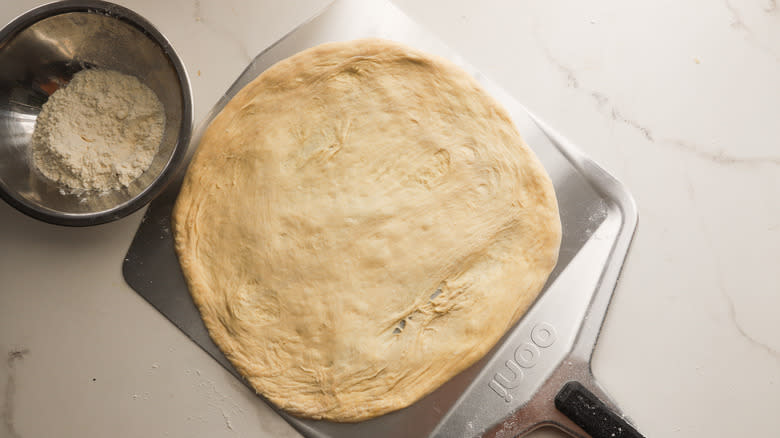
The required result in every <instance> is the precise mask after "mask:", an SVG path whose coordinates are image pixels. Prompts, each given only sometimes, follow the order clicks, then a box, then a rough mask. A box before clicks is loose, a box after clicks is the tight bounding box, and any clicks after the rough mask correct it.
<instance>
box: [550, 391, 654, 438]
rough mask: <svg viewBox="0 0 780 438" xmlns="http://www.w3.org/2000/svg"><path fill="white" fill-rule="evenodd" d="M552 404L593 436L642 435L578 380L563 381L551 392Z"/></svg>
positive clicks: (630, 437)
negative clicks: (562, 383)
mask: <svg viewBox="0 0 780 438" xmlns="http://www.w3.org/2000/svg"><path fill="white" fill-rule="evenodd" d="M555 407H556V408H557V409H558V410H559V411H561V413H562V414H563V415H565V416H567V417H568V418H569V419H570V420H571V421H573V422H574V423H575V424H576V425H577V426H579V427H581V428H582V430H584V431H585V432H587V433H588V434H589V435H590V436H592V437H593V438H644V437H643V436H642V434H641V433H639V432H638V431H637V430H636V429H634V427H633V426H631V425H630V424H628V422H627V421H626V420H624V419H623V417H621V416H620V415H618V414H616V413H614V412H612V410H611V409H609V408H608V407H607V405H605V404H604V402H602V401H601V400H599V398H598V397H596V395H595V394H593V393H592V392H590V391H588V389H587V388H585V387H584V386H582V384H581V383H580V382H575V381H571V382H567V383H566V384H565V385H563V388H562V389H561V390H560V391H558V395H556V396H555Z"/></svg>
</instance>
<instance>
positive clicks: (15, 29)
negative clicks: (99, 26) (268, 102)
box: [0, 0, 193, 227]
mask: <svg viewBox="0 0 780 438" xmlns="http://www.w3.org/2000/svg"><path fill="white" fill-rule="evenodd" d="M70 12H87V13H94V14H100V15H105V16H108V17H111V18H115V19H118V20H121V21H123V22H125V23H127V24H129V25H131V26H133V27H134V28H136V29H137V30H139V31H141V32H142V33H143V34H144V35H146V36H147V37H149V38H150V39H152V41H154V42H155V43H156V44H157V45H159V46H160V48H162V50H163V53H164V54H165V56H166V58H168V60H169V61H170V62H171V64H172V65H173V67H174V69H175V71H176V76H177V77H178V79H179V83H180V85H181V91H182V92H181V100H182V117H181V119H182V123H181V127H180V128H179V133H178V137H177V139H176V144H175V145H174V149H173V153H172V154H171V156H170V158H168V161H167V162H166V163H165V166H163V169H162V170H161V171H160V173H159V174H158V175H157V176H156V177H155V179H154V181H152V183H151V184H149V185H148V186H147V187H146V188H145V189H143V190H142V191H141V192H140V193H139V194H138V195H136V196H135V197H133V198H131V199H129V200H128V201H126V202H123V203H121V204H119V205H116V206H114V207H111V208H110V209H107V210H103V211H99V212H95V213H63V212H58V211H56V210H52V209H48V208H45V207H41V206H39V205H35V204H31V203H28V202H26V201H25V200H24V199H23V198H18V197H16V196H14V195H13V194H12V193H10V191H9V190H7V187H6V186H5V184H3V183H2V182H1V181H0V197H1V198H2V199H3V200H4V201H5V202H7V203H8V204H9V205H11V206H12V207H14V208H16V209H17V210H19V211H21V212H22V213H24V214H26V215H28V216H30V217H33V218H35V219H38V220H41V221H44V222H48V223H50V224H55V225H65V226H73V227H84V226H90V225H99V224H104V223H107V222H111V221H114V220H117V219H120V218H123V217H125V216H127V215H129V214H131V213H134V212H135V211H137V210H139V209H140V208H141V207H143V206H145V205H146V204H148V203H149V202H151V201H152V199H154V198H155V197H157V196H158V195H159V194H160V193H161V192H162V191H163V189H164V188H165V187H166V186H167V185H168V184H169V183H170V182H171V180H172V179H173V178H172V177H173V176H174V175H175V174H176V172H177V171H178V170H179V168H180V167H181V165H182V164H183V161H184V157H185V155H186V152H187V149H188V148H189V143H190V139H191V136H192V125H193V110H192V105H193V102H192V89H191V85H190V79H189V75H188V74H187V70H186V69H185V67H184V63H182V61H181V59H180V58H179V55H178V54H177V53H176V51H175V50H174V48H173V46H172V45H171V43H170V42H169V41H168V39H167V38H166V37H165V35H163V34H162V32H160V31H159V30H157V28H156V27H155V26H154V25H153V24H152V23H151V22H149V21H148V20H147V19H145V18H144V17H142V16H141V15H139V14H138V13H136V12H133V11H132V10H130V9H128V8H126V7H124V6H120V5H117V4H114V3H111V2H107V1H103V0H61V1H56V2H52V3H47V4H45V5H42V6H38V7H36V8H33V9H30V10H29V11H27V12H24V13H22V14H21V15H19V16H18V17H16V18H15V19H13V20H11V22H9V23H8V24H7V25H6V26H4V27H3V28H2V29H0V48H2V46H3V45H4V44H5V43H6V42H7V41H9V40H10V39H11V38H13V37H14V36H16V35H17V34H18V33H20V32H22V31H23V30H24V29H26V28H28V27H29V26H31V25H33V24H35V23H37V22H39V21H41V20H44V19H46V18H49V17H53V16H55V15H61V14H66V13H70Z"/></svg>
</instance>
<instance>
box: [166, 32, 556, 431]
mask: <svg viewBox="0 0 780 438" xmlns="http://www.w3.org/2000/svg"><path fill="white" fill-rule="evenodd" d="M173 225H174V232H175V240H176V249H177V252H178V255H179V260H180V263H181V266H182V269H183V271H184V274H185V276H186V278H187V282H188V284H189V288H190V291H191V293H192V296H193V298H194V300H195V303H196V304H197V306H198V308H199V309H200V312H201V315H202V317H203V320H204V322H205V324H206V326H207V327H208V330H209V332H210V333H211V336H212V338H213V339H214V341H215V342H216V344H217V345H218V346H219V347H220V348H221V349H222V351H223V352H224V353H225V355H226V356H227V358H228V359H229V360H230V361H231V362H232V363H233V365H234V366H235V367H236V369H237V370H238V371H239V372H240V373H241V374H242V375H244V376H245V377H246V378H247V379H248V381H249V382H250V383H251V385H252V386H253V387H254V388H255V389H256V390H257V391H258V392H259V393H261V394H263V395H264V396H265V397H267V398H268V399H270V400H271V401H272V402H273V403H275V404H276V405H277V406H279V407H280V408H282V409H284V410H286V411H288V412H291V413H292V414H295V415H298V416H302V417H308V418H314V419H328V420H333V421H359V420H364V419H368V418H371V417H375V416H378V415H381V414H384V413H387V412H390V411H393V410H397V409H400V408H403V407H406V406H408V405H410V404H412V403H413V402H415V401H416V400H418V399H419V398H421V397H422V396H424V395H426V394H428V393H429V392H431V391H433V390H434V389H436V388H437V387H438V386H440V385H441V384H443V383H444V382H445V381H447V380H448V379H450V378H451V377H453V376H454V375H455V374H457V373H458V372H460V371H462V370H464V369H465V368H466V367H468V366H469V365H471V364H473V363H474V362H475V361H477V360H478V359H479V358H480V357H482V356H483V355H484V354H485V353H487V352H488V350H489V349H490V348H491V347H493V345H494V344H495V343H496V342H497V341H498V339H499V338H500V337H501V336H502V335H503V334H504V332H505V331H506V330H507V329H508V328H509V327H510V326H511V325H512V324H513V323H515V322H516V321H517V320H518V318H519V317H520V316H521V315H522V314H523V313H524V312H525V311H526V310H527V308H528V306H529V305H530V304H531V303H532V302H533V300H534V298H535V297H536V296H537V294H538V293H539V291H540V289H541V288H542V286H543V285H544V282H545V280H546V279H547V276H548V275H549V273H550V271H551V270H552V269H553V267H554V265H555V262H556V260H557V256H558V247H559V244H560V235H561V229H560V219H559V217H558V208H557V203H556V200H555V194H554V192H553V187H552V184H551V183H550V180H549V178H548V176H547V174H546V173H545V171H544V169H543V168H542V167H541V165H540V164H539V162H538V160H537V159H536V157H535V156H534V155H533V153H532V152H531V151H530V150H529V149H528V147H527V146H526V145H525V144H524V142H523V140H522V139H521V138H520V136H519V135H518V133H517V131H516V129H515V127H514V126H513V124H512V122H511V121H510V119H509V116H508V115H507V113H506V111H505V110H504V109H503V108H501V107H500V106H499V105H498V104H497V103H496V102H495V101H494V100H493V99H492V98H491V97H489V96H488V95H487V94H486V93H485V92H484V91H482V90H481V89H480V88H479V86H478V85H477V83H476V82H475V81H474V80H473V79H472V78H471V77H470V76H468V75H467V74H466V73H465V72H463V71H462V70H460V69H459V68H458V67H456V66H454V65H453V64H451V63H449V62H448V61H446V60H444V59H441V58H436V57H432V56H429V55H426V54H423V53H421V52H418V51H416V50H413V49H411V48H408V47H405V46H401V45H399V44H396V43H393V42H389V41H382V40H358V41H351V42H343V43H331V44H325V45H321V46H318V47H315V48H312V49H309V50H306V51H304V52H301V53H299V54H297V55H295V56H292V57H291V58H288V59H286V60H283V61H281V62H279V63H278V64H276V65H274V66H273V67H271V68H270V69H268V70H267V71H266V72H264V73H263V74H262V75H260V76H259V77H258V78H256V79H255V80H254V81H253V82H251V83H250V84H249V85H247V86H246V87H245V88H244V89H243V90H241V91H240V92H239V93H238V94H237V95H236V96H235V97H234V98H233V99H232V100H231V101H230V102H229V103H228V104H227V105H226V106H225V108H224V109H223V110H222V112H221V113H220V114H219V115H218V116H217V117H216V118H215V119H214V121H213V122H212V123H211V125H210V127H209V128H208V130H207V131H206V133H205V135H204V136H203V139H202V140H201V143H200V146H199V149H198V152H197V154H196V156H195V159H194V160H193V162H192V165H191V166H190V168H189V171H188V173H187V176H186V178H185V181H184V185H183V187H182V191H181V194H180V195H179V198H178V200H177V203H176V207H175V210H174V216H173Z"/></svg>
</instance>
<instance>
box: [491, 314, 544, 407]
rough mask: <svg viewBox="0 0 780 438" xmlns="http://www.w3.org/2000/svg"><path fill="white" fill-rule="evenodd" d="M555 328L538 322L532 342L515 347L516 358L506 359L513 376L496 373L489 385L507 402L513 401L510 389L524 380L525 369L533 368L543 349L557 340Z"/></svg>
mask: <svg viewBox="0 0 780 438" xmlns="http://www.w3.org/2000/svg"><path fill="white" fill-rule="evenodd" d="M556 339H557V338H556V334H555V328H553V326H552V325H550V324H548V323H546V322H540V323H539V324H536V325H535V326H534V328H533V329H532V330H531V342H524V343H523V344H522V345H520V346H519V347H517V348H516V349H515V355H514V359H509V360H508V361H506V367H507V369H508V370H509V374H510V375H511V376H512V377H506V376H504V375H503V374H502V373H496V375H495V376H494V377H493V379H491V380H490V383H488V386H489V387H490V389H492V390H493V391H494V392H495V393H496V394H498V395H499V397H501V398H503V399H504V401H505V402H507V403H509V402H510V401H512V394H510V393H509V390H510V389H512V388H517V387H518V386H519V385H520V383H521V382H522V381H523V369H528V368H533V366H534V365H536V363H537V362H538V360H539V356H540V355H541V350H539V349H540V348H541V349H544V348H547V347H549V346H551V345H552V344H554V343H555V341H556Z"/></svg>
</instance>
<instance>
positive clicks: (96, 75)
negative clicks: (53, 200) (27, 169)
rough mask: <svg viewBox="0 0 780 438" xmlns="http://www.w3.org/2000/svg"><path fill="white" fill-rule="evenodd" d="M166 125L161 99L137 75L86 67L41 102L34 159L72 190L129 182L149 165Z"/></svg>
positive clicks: (102, 188)
mask: <svg viewBox="0 0 780 438" xmlns="http://www.w3.org/2000/svg"><path fill="white" fill-rule="evenodd" d="M164 127H165V112H164V110H163V105H162V103H160V100H159V99H158V98H157V95H155V93H154V91H152V90H151V89H150V88H149V87H147V86H146V85H144V84H143V83H141V81H139V80H138V79H137V78H135V77H133V76H129V75H125V74H122V73H119V72H116V71H113V70H102V69H90V70H82V71H80V72H78V73H76V74H75V75H74V76H73V79H72V80H71V81H70V83H69V84H68V85H67V86H65V87H64V88H60V89H59V90H57V91H55V92H54V93H53V94H52V95H51V96H50V97H49V100H48V101H47V102H46V103H45V104H43V108H42V109H41V113H40V114H39V115H38V120H37V122H36V124H35V130H34V132H33V136H32V157H33V162H34V164H35V166H36V167H37V168H38V170H40V171H41V173H43V175H45V176H46V177H47V178H49V179H51V180H52V181H55V182H57V183H60V184H61V185H64V186H66V187H67V188H69V189H71V191H76V192H78V191H84V190H95V191H101V192H103V191H108V190H114V189H119V188H122V187H127V186H128V185H129V184H130V183H131V182H133V180H135V179H136V178H138V177H139V176H140V175H141V174H142V173H143V172H144V171H145V170H146V169H148V168H149V166H150V165H151V163H152V160H153V159H154V156H155V154H156V153H157V150H158V148H159V145H160V141H161V140H162V136H163V130H164Z"/></svg>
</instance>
